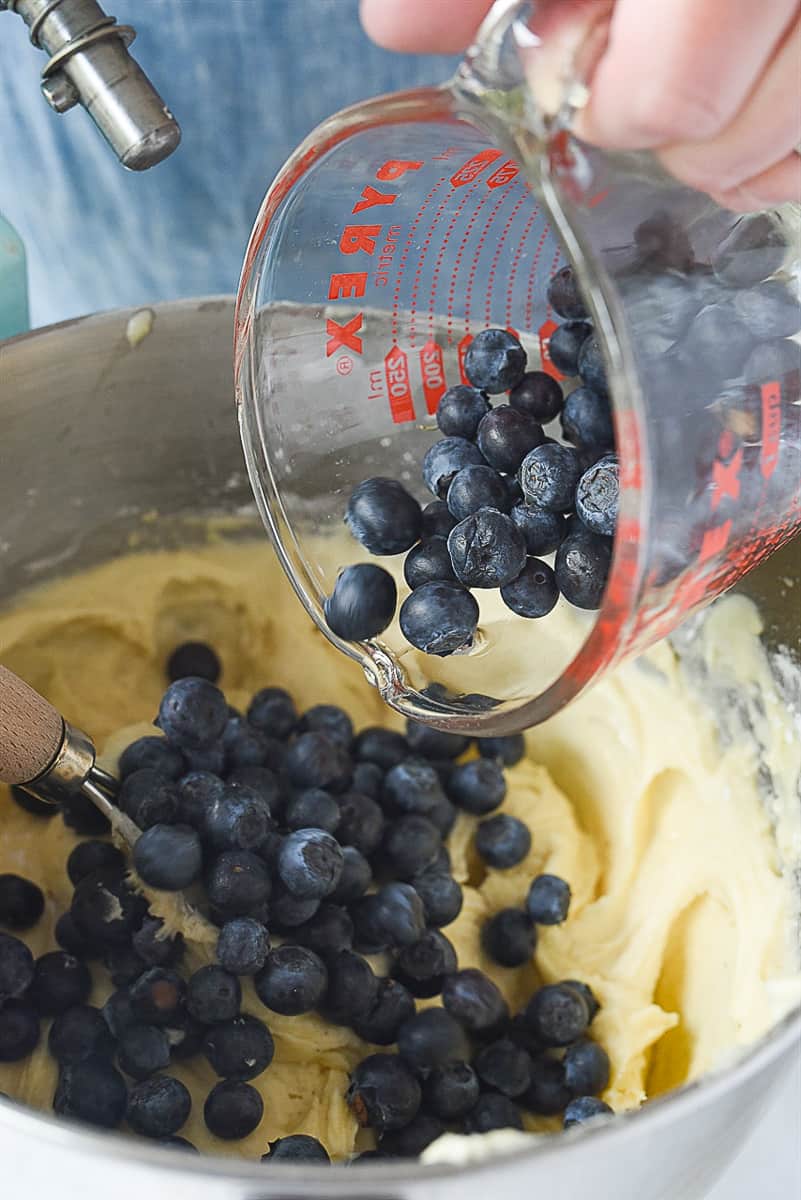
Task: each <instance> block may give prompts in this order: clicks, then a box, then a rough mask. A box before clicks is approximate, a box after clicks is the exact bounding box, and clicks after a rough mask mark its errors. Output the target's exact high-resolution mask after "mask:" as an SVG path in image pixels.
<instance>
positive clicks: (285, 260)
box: [235, 0, 801, 735]
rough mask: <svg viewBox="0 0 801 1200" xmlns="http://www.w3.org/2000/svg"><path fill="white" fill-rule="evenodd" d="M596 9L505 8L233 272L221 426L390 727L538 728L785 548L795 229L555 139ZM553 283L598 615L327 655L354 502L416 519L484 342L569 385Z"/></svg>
mask: <svg viewBox="0 0 801 1200" xmlns="http://www.w3.org/2000/svg"><path fill="white" fill-rule="evenodd" d="M608 9H609V5H607V4H605V3H596V2H593V3H587V2H586V0H580V2H577V3H572V4H571V3H569V2H567V0H558V3H552V2H550V0H549V2H547V3H541V4H538V5H530V4H524V3H520V2H519V0H498V3H496V4H495V6H494V8H493V9H492V11H491V13H490V15H489V17H488V19H487V21H486V22H485V24H484V26H483V27H482V30H481V32H480V34H479V36H478V39H477V44H476V45H475V46H474V47H473V48H472V49H471V51H470V52H469V54H468V57H467V59H466V61H465V63H464V64H463V66H462V67H461V69H460V70H459V72H458V73H457V76H456V78H455V79H454V80H452V81H451V82H450V83H449V84H447V85H445V86H442V87H439V88H430V89H420V90H417V91H414V92H406V93H402V94H398V95H393V96H387V97H382V98H379V99H376V100H373V101H369V102H367V103H364V104H361V105H358V106H356V107H355V108H351V109H348V110H347V111H345V112H343V113H340V114H338V115H336V116H334V117H332V118H331V119H329V120H328V121H327V122H325V123H324V124H323V125H321V126H320V127H319V128H318V129H316V130H315V131H314V132H313V133H312V134H311V135H310V137H309V138H308V139H307V141H306V142H305V143H304V144H303V145H301V146H300V148H299V149H298V150H297V151H296V153H295V154H294V155H293V157H292V158H291V159H290V160H289V162H288V163H287V164H286V166H285V167H284V169H283V170H282V171H281V173H280V174H279V175H278V177H277V178H276V180H275V181H274V183H273V184H272V186H271V188H270V189H269V191H268V193H267V195H266V198H265V200H264V203H263V205H262V208H261V211H260V213H259V216H258V219H257V221H256V225H255V227H254V230H253V234H252V236H251V240H250V244H249V247H248V251H247V256H246V260H245V265H244V269H243V274H242V280H241V285H240V292H239V298H238V306H237V319H236V346H235V353H236V383H237V402H238V409H239V416H240V424H241V430H242V437H243V443H244V447H245V453H246V458H247V462H248V469H249V472H250V477H251V482H252V485H253V488H254V492H255V494H256V498H257V501H258V503H259V506H260V509H261V512H262V516H263V517H264V520H265V523H266V524H267V526H268V529H269V530H270V532H271V535H272V537H273V540H274V542H275V545H276V548H277V551H278V553H279V555H280V557H281V560H282V562H283V564H284V567H285V568H286V570H287V572H288V574H289V576H290V578H291V580H292V582H293V584H294V587H295V589H296V591H297V594H298V596H299V597H300V599H301V601H302V602H303V604H304V605H305V607H306V609H307V610H308V612H309V613H310V614H311V616H312V617H313V618H314V620H315V621H316V622H317V624H318V626H319V627H320V629H321V630H322V631H323V632H324V633H325V634H326V636H327V637H329V638H330V639H331V640H332V641H333V642H334V643H335V644H337V645H338V646H339V647H340V649H342V650H343V651H344V652H345V653H347V654H348V655H350V656H351V657H352V658H355V659H356V660H357V661H359V662H360V663H361V664H362V665H363V667H364V669H365V671H366V673H367V674H368V677H369V678H371V679H372V680H373V681H374V682H375V683H376V685H377V686H378V687H379V688H380V690H381V692H382V694H383V696H384V698H385V699H386V700H387V701H388V702H389V703H390V704H391V705H392V706H393V707H395V708H397V709H398V710H400V711H402V712H404V713H406V714H407V715H411V716H414V717H417V718H418V719H423V720H425V721H427V722H428V723H430V724H434V725H438V726H440V727H443V728H453V729H465V730H472V731H479V732H481V733H482V734H487V735H490V734H501V733H508V732H511V731H514V730H519V729H521V728H524V727H526V726H529V725H531V724H534V723H536V722H538V721H541V720H543V719H544V718H546V717H547V716H548V715H550V714H551V713H553V712H554V711H556V710H557V709H559V708H561V707H562V706H563V705H564V704H566V703H567V702H568V701H569V700H570V699H571V698H572V697H574V696H575V695H576V694H577V693H578V692H579V691H580V690H581V689H582V688H583V687H585V686H586V685H587V684H588V683H589V682H590V681H591V680H592V679H594V678H595V677H596V676H597V675H598V674H599V673H600V672H602V671H604V670H605V669H607V668H608V667H610V666H611V665H613V664H614V663H616V662H618V661H620V660H621V659H622V658H624V657H626V656H629V655H632V654H635V653H637V652H639V651H641V650H643V649H644V648H646V647H647V646H648V645H650V644H651V643H653V642H654V641H655V640H657V639H658V638H661V637H663V636H664V635H666V634H667V633H669V632H670V631H671V629H673V628H674V627H675V626H676V624H677V623H678V622H679V621H680V620H681V619H682V618H683V617H684V616H685V615H687V614H688V613H690V612H692V611H693V610H694V609H695V608H697V607H698V606H700V605H701V604H703V603H705V602H707V601H708V600H710V599H711V598H713V597H714V596H716V595H718V594H719V593H720V592H722V591H723V590H725V589H726V588H727V587H729V586H730V585H731V584H732V583H733V582H734V581H735V580H736V579H737V578H738V577H739V576H740V575H742V574H743V573H744V572H746V571H747V570H749V569H750V568H751V567H753V566H755V565H756V564H757V563H758V562H760V561H761V560H762V559H763V558H764V557H765V556H766V555H767V554H769V553H770V552H771V551H772V550H773V549H775V548H776V547H778V546H779V545H781V544H782V543H783V542H784V541H786V540H787V539H788V538H790V537H791V536H792V535H793V533H794V532H796V531H797V530H798V529H799V526H801V407H800V406H799V395H800V393H801V382H800V376H799V365H800V364H799V347H798V343H797V340H793V339H794V338H796V335H798V332H799V329H801V309H800V308H799V304H798V298H797V294H796V293H795V290H794V289H795V288H796V287H797V259H798V230H799V213H798V209H797V208H796V207H795V206H785V208H784V209H782V210H781V211H777V212H771V213H763V214H759V215H757V216H755V217H746V218H740V217H739V216H737V215H736V214H733V213H729V212H725V211H723V210H721V209H720V208H719V207H717V206H716V205H715V204H714V203H713V202H712V201H711V200H709V199H708V198H707V197H706V196H704V195H702V194H700V193H698V192H695V191H693V190H692V189H690V188H688V187H685V186H683V185H680V184H678V183H677V182H676V181H674V180H672V179H670V178H669V177H668V176H667V175H666V174H665V173H664V172H662V170H661V169H660V168H659V166H658V164H657V163H656V161H655V159H653V158H652V157H651V156H649V155H644V154H636V155H635V154H616V155H611V154H608V153H605V152H601V151H599V150H597V149H594V148H592V147H590V146H588V145H586V144H582V143H581V142H580V141H578V140H577V139H576V138H575V137H573V136H572V135H571V134H570V133H569V123H570V118H571V116H572V115H573V112H574V111H575V107H576V106H578V105H580V104H581V103H582V102H583V101H584V100H585V99H586V96H587V90H586V87H584V79H585V78H586V77H587V72H588V71H589V69H590V67H591V65H592V60H593V57H594V55H595V54H596V52H597V49H598V46H599V45H600V44H601V41H602V38H603V36H604V30H605V25H604V22H603V20H601V18H603V17H605V16H606V15H607V14H608ZM567 262H571V263H572V264H573V266H574V268H575V270H576V272H577V275H578V278H579V279H580V281H581V285H582V288H583V292H584V295H585V298H586V301H587V304H588V306H589V309H590V312H591V317H592V319H593V322H594V325H595V332H596V335H597V337H598V339H599V342H600V344H601V347H602V350H603V355H604V359H605V362H606V371H607V377H608V381H609V391H610V395H611V401H612V407H613V416H614V425H615V438H616V450H617V454H618V456H619V460H620V472H621V477H620V486H621V495H620V511H619V516H618V522H617V528H616V535H615V541H614V553H613V559H612V566H611V571H610V575H609V580H608V584H607V587H606V592H605V596H604V600H603V604H602V607H601V609H600V611H599V612H598V613H597V615H596V614H586V613H579V612H577V611H576V610H572V609H570V608H569V606H567V605H566V604H565V602H564V601H560V602H559V604H558V605H557V607H556V609H555V610H554V612H553V613H552V614H551V615H550V616H548V617H546V618H545V619H544V620H542V621H528V620H525V619H523V618H521V617H516V616H515V615H514V614H512V613H511V612H508V611H505V612H504V611H503V610H502V608H499V607H498V606H494V607H493V604H492V603H491V601H490V598H488V597H486V596H484V595H483V594H482V596H481V597H480V600H481V618H480V625H479V633H478V635H477V637H476V639H475V641H474V644H473V646H472V649H471V650H470V652H469V653H464V654H457V655H454V656H452V657H450V658H437V657H434V656H429V655H425V654H422V653H420V652H418V651H414V650H412V649H411V648H410V647H409V645H408V644H407V643H406V642H405V641H404V639H403V636H402V634H401V633H400V631H399V629H398V627H397V624H393V625H392V626H391V627H390V628H389V629H388V630H387V631H386V632H385V633H384V634H382V635H381V636H380V637H379V638H377V639H376V640H375V641H373V642H367V643H363V644H361V643H360V644H347V643H344V642H342V641H340V640H339V639H337V638H336V637H335V636H334V635H333V634H332V633H331V631H330V630H329V629H328V627H327V625H326V621H325V617H324V615H323V602H324V599H325V596H326V595H327V594H329V593H330V592H331V590H332V588H333V585H334V582H335V579H336V575H337V572H338V570H339V569H340V568H341V567H343V566H345V565H347V564H349V563H352V562H356V561H360V560H362V559H364V558H365V557H366V554H365V552H364V551H363V550H362V548H361V547H360V546H359V545H358V543H357V542H356V541H354V540H353V539H350V538H349V537H348V535H347V533H346V531H345V529H344V526H343V524H342V518H343V514H344V511H345V507H346V504H347V500H348V497H349V495H350V492H351V490H352V489H353V487H354V486H355V485H356V484H358V483H360V482H361V481H362V480H364V479H365V478H367V477H368V476H375V475H386V476H393V477H395V478H398V479H400V480H401V481H402V482H403V483H404V484H405V486H406V487H407V488H408V489H409V490H410V491H411V492H412V493H413V494H415V495H416V496H417V497H418V498H419V499H420V500H421V502H424V503H425V502H426V501H427V500H431V496H430V495H426V492H425V488H424V485H423V483H422V480H421V476H420V462H421V460H422V457H423V454H424V452H425V450H426V449H427V447H428V446H429V445H430V444H431V442H432V441H434V440H436V438H437V436H438V431H437V429H436V426H435V420H434V414H435V412H436V408H437V404H438V402H439V399H440V397H441V396H442V394H443V393H444V392H445V390H446V388H448V387H450V386H453V385H454V384H457V383H459V382H466V377H465V374H464V355H465V351H466V349H467V346H468V345H469V344H470V341H471V339H472V338H473V337H474V336H475V334H476V333H477V332H478V331H480V330H482V329H484V328H487V327H490V326H499V327H501V328H508V329H510V330H514V331H515V332H516V333H517V334H518V336H519V337H520V338H521V340H522V342H523V345H524V346H525V348H526V350H527V352H528V366H529V369H531V368H534V367H538V366H541V367H542V369H544V370H546V371H548V372H549V373H550V374H552V375H554V376H555V377H557V378H561V376H560V375H559V372H558V371H557V370H556V369H555V367H554V366H553V364H552V363H551V362H550V359H549V353H548V340H549V336H550V334H551V333H552V332H553V330H554V329H555V327H556V323H557V318H555V314H554V313H553V312H552V311H551V310H550V308H549V306H548V303H547V299H546V288H547V285H548V282H549V280H550V278H551V277H552V276H553V274H554V273H555V272H556V271H557V270H558V269H559V268H560V267H561V266H563V265H564V264H565V263H567ZM558 319H561V318H558ZM574 386H576V383H571V381H569V380H568V381H565V387H566V390H569V389H570V388H571V387H574ZM501 399H502V398H501ZM546 433H548V434H549V435H553V436H556V437H559V436H560V433H559V428H558V425H555V426H554V427H548V428H547V429H546ZM381 562H382V565H387V561H386V560H381ZM396 574H398V577H399V585H400V589H401V593H400V594H401V598H402V596H403V586H404V585H403V580H402V576H400V572H399V571H398V572H396ZM265 602H266V603H269V597H265ZM431 684H439V685H440V686H439V687H437V688H431V687H430V686H429V685H431Z"/></svg>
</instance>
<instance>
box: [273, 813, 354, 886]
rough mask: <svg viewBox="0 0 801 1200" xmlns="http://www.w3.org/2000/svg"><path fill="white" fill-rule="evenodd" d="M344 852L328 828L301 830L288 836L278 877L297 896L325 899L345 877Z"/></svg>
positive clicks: (280, 854)
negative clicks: (343, 874)
mask: <svg viewBox="0 0 801 1200" xmlns="http://www.w3.org/2000/svg"><path fill="white" fill-rule="evenodd" d="M342 866H343V859H342V849H341V847H340V845H339V843H338V842H337V841H336V839H335V838H333V837H332V836H331V834H330V833H326V831H325V830H324V829H297V830H295V831H294V832H293V833H290V834H288V835H287V837H286V838H285V839H284V843H283V845H282V847H281V851H280V853H279V855H278V874H279V876H280V877H281V880H282V882H283V883H284V886H285V887H287V888H288V889H289V891H290V892H292V893H294V895H296V896H301V897H314V898H315V899H317V900H321V899H322V898H323V897H324V896H329V895H330V894H331V892H333V890H334V888H335V887H336V886H337V884H338V883H339V877H340V875H341V874H342Z"/></svg>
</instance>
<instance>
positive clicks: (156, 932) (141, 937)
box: [133, 916, 184, 967]
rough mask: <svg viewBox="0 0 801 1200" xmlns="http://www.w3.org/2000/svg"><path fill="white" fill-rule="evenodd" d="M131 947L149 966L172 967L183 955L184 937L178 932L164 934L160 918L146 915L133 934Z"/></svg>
mask: <svg viewBox="0 0 801 1200" xmlns="http://www.w3.org/2000/svg"><path fill="white" fill-rule="evenodd" d="M133 948H134V950H135V951H136V953H137V954H138V955H139V957H140V958H141V959H142V961H143V962H145V963H146V964H147V966H149V967H174V966H175V965H176V964H177V963H178V962H180V960H181V958H182V957H183V953H184V939H183V935H182V934H180V933H176V934H174V935H173V936H172V937H169V936H166V935H165V933H164V922H163V921H162V919H161V918H160V917H149V916H148V917H145V919H144V921H143V922H142V924H141V926H140V928H139V929H137V931H136V933H135V934H134V935H133Z"/></svg>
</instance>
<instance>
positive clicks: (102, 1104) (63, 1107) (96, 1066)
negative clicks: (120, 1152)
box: [53, 1058, 128, 1129]
mask: <svg viewBox="0 0 801 1200" xmlns="http://www.w3.org/2000/svg"><path fill="white" fill-rule="evenodd" d="M127 1104H128V1089H127V1088H126V1086H125V1080H124V1079H123V1077H122V1075H120V1073H119V1071H117V1070H116V1069H115V1068H114V1067H112V1065H111V1063H109V1062H107V1061H105V1060H104V1059H99V1058H88V1059H86V1061H85V1062H79V1063H75V1064H74V1065H73V1066H68V1067H64V1068H63V1069H62V1071H61V1072H60V1074H59V1077H58V1086H57V1088H56V1094H55V1096H54V1097H53V1112H55V1113H56V1114H57V1115H58V1116H59V1117H67V1118H69V1119H70V1120H74V1121H84V1122H85V1123H86V1124H88V1125H97V1126H99V1127H100V1128H101V1129H116V1127H117V1126H118V1125H120V1124H121V1123H122V1120H123V1117H124V1116H125V1110H126V1107H127Z"/></svg>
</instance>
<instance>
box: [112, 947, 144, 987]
mask: <svg viewBox="0 0 801 1200" xmlns="http://www.w3.org/2000/svg"><path fill="white" fill-rule="evenodd" d="M103 964H104V966H105V967H106V970H107V971H108V973H109V975H110V976H111V982H112V983H113V984H114V987H115V988H116V987H127V986H128V984H129V983H133V981H134V980H135V979H138V978H139V976H140V975H141V974H142V972H143V971H144V970H145V969H146V967H145V963H144V961H143V960H142V959H141V958H140V957H139V955H138V954H137V953H136V951H135V950H134V948H133V946H109V947H108V949H107V950H106V952H105V954H104V955H103Z"/></svg>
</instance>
